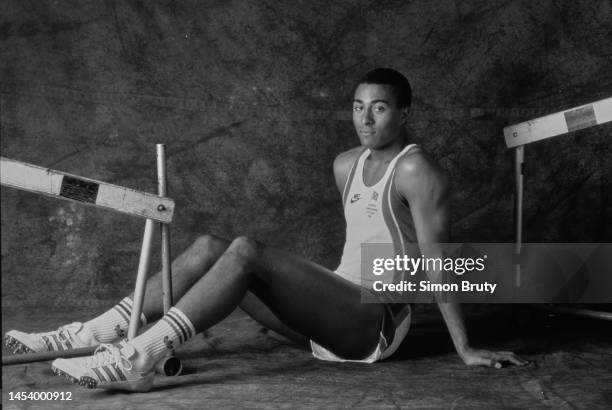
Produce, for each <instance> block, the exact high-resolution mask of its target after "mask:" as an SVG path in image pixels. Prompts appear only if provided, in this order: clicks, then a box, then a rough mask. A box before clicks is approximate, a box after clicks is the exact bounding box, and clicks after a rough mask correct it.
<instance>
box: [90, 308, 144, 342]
mask: <svg viewBox="0 0 612 410" xmlns="http://www.w3.org/2000/svg"><path fill="white" fill-rule="evenodd" d="M131 314H132V299H130V298H128V297H126V298H123V300H122V301H121V302H119V303H118V304H116V305H115V306H113V307H112V308H111V309H109V310H107V311H106V312H104V313H102V314H101V315H100V316H98V317H96V318H94V319H92V320H90V321H89V322H86V323H85V324H84V325H85V326H86V327H87V328H88V329H89V330H90V331H91V333H92V334H93V335H94V337H95V338H96V339H97V340H98V342H100V343H111V342H114V341H116V340H117V339H123V338H125V337H126V336H127V330H128V327H129V324H130V315H131ZM140 322H141V326H144V325H146V324H147V318H146V317H145V315H144V313H141V314H140Z"/></svg>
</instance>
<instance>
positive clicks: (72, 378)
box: [51, 366, 80, 384]
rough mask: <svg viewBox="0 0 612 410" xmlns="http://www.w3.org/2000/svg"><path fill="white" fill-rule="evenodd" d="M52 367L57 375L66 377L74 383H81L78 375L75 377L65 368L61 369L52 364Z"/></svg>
mask: <svg viewBox="0 0 612 410" xmlns="http://www.w3.org/2000/svg"><path fill="white" fill-rule="evenodd" d="M51 369H52V370H53V374H55V375H56V376H60V377H63V378H65V379H67V380H68V381H69V382H70V383H73V384H77V383H79V380H78V379H77V378H76V377H73V376H71V375H69V374H68V373H66V372H64V371H63V370H60V369H58V368H57V367H55V366H51ZM79 384H80V383H79Z"/></svg>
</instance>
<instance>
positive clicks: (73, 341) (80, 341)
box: [4, 322, 100, 354]
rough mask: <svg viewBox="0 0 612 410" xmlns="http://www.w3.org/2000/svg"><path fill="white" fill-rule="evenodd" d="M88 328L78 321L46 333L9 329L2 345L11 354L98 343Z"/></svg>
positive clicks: (57, 349)
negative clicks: (10, 351) (11, 352)
mask: <svg viewBox="0 0 612 410" xmlns="http://www.w3.org/2000/svg"><path fill="white" fill-rule="evenodd" d="M99 344H100V342H98V341H97V340H96V338H95V337H94V335H93V334H92V333H91V331H90V330H89V329H87V328H86V327H85V326H83V324H82V323H80V322H74V323H71V324H69V325H66V326H62V327H60V328H59V329H57V330H54V331H52V332H46V333H24V332H20V331H19V330H11V331H9V332H7V333H6V335H4V345H5V346H6V347H7V348H9V349H10V350H12V351H13V354H20V353H39V352H52V351H60V350H69V349H76V348H79V347H89V346H96V345H99Z"/></svg>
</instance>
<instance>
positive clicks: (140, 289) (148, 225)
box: [128, 219, 155, 339]
mask: <svg viewBox="0 0 612 410" xmlns="http://www.w3.org/2000/svg"><path fill="white" fill-rule="evenodd" d="M154 230H155V222H154V221H153V220H152V219H147V221H146V222H145V229H144V235H143V238H142V248H141V249H140V261H139V262H138V273H137V275H136V285H135V286H134V303H133V304H132V315H131V316H130V325H129V327H128V339H133V338H135V337H136V336H137V335H138V327H139V325H140V315H141V314H142V305H143V303H144V293H145V286H146V284H147V275H148V273H149V265H150V263H151V251H152V249H153V232H154Z"/></svg>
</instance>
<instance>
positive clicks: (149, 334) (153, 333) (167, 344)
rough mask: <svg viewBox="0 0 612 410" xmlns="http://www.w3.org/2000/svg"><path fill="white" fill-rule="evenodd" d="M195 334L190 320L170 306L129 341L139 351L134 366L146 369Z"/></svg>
mask: <svg viewBox="0 0 612 410" xmlns="http://www.w3.org/2000/svg"><path fill="white" fill-rule="evenodd" d="M195 335H196V330H195V327H194V326H193V323H191V320H189V318H188V317H187V316H185V314H184V313H183V312H181V311H180V310H178V309H177V308H174V307H173V308H170V310H169V311H168V313H166V315H165V316H164V317H163V318H161V320H160V321H159V322H157V323H156V324H155V325H153V326H152V327H151V328H150V329H148V330H147V331H146V332H144V333H143V334H141V335H139V336H137V337H135V338H134V339H132V340H130V342H129V343H130V344H131V345H132V346H134V348H135V349H136V351H137V352H138V353H139V355H138V357H137V358H136V362H135V367H136V368H137V369H145V370H148V369H147V368H150V367H151V366H152V365H153V364H154V363H156V362H157V361H158V360H159V359H161V358H162V357H164V356H165V355H166V354H168V353H170V352H171V351H172V350H173V349H174V348H176V347H178V346H180V345H182V344H183V343H185V342H186V341H187V340H189V339H191V338H192V337H194V336H195Z"/></svg>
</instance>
